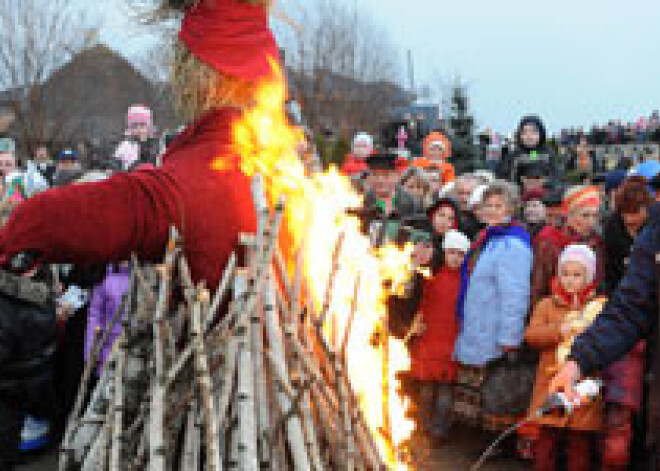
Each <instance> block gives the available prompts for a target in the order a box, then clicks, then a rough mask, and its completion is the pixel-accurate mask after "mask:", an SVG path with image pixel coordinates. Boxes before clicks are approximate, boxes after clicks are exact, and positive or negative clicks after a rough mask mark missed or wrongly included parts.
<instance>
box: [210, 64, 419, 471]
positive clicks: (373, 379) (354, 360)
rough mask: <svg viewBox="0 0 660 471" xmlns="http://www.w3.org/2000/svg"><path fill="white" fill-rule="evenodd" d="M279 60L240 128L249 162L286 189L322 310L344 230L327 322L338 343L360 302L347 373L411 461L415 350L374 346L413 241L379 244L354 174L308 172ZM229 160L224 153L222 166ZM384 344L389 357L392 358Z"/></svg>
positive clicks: (378, 429)
mask: <svg viewBox="0 0 660 471" xmlns="http://www.w3.org/2000/svg"><path fill="white" fill-rule="evenodd" d="M273 68H274V70H275V73H276V78H275V79H274V80H269V81H266V82H264V83H263V84H261V86H260V87H258V91H257V95H256V97H255V105H254V107H252V108H251V109H249V110H247V111H246V112H245V113H244V115H243V116H242V118H241V119H240V120H239V121H238V122H236V123H235V125H234V128H233V139H234V146H235V150H236V151H237V152H238V153H239V154H240V156H241V160H240V161H241V171H242V172H243V173H245V174H246V175H248V176H253V175H255V174H257V173H259V174H261V175H262V176H263V178H264V182H265V188H266V192H267V197H268V199H269V200H270V201H271V202H273V201H276V200H277V198H279V197H280V196H281V195H284V196H285V198H286V209H285V219H284V220H285V230H286V232H287V233H288V236H289V237H290V238H291V240H290V241H287V243H289V244H292V245H293V247H294V250H296V249H298V248H300V249H301V250H302V252H303V260H304V267H303V270H304V277H305V282H306V283H307V285H308V287H309V290H310V296H311V297H312V300H311V301H312V302H313V303H314V304H315V307H316V308H317V312H320V310H321V309H322V308H323V301H324V299H326V293H325V291H326V288H327V286H328V284H329V283H328V281H329V277H330V274H331V273H333V254H334V252H335V251H336V247H337V246H338V244H337V240H338V239H339V238H340V237H341V238H342V243H341V248H340V251H339V254H338V255H337V256H338V260H335V262H337V264H336V269H335V270H334V279H333V283H332V284H331V285H332V287H333V292H332V296H330V299H331V304H330V306H329V308H328V309H327V313H328V315H327V317H326V325H325V326H324V332H325V333H326V335H327V336H328V341H329V342H330V344H331V345H333V346H334V347H335V348H339V346H340V344H341V342H342V340H343V337H344V332H346V328H347V325H348V323H349V319H350V318H351V315H350V313H351V311H352V310H355V315H354V316H353V317H352V319H353V320H352V323H351V326H350V336H349V337H348V342H347V343H346V363H347V369H348V375H349V378H350V381H351V384H352V387H353V390H354V391H355V394H356V395H357V397H358V401H359V403H360V408H361V410H362V412H363V414H364V417H365V419H366V422H367V425H368V427H369V429H370V432H371V434H372V436H373V437H374V440H375V441H376V443H377V445H378V448H379V451H380V453H381V456H382V458H383V460H384V461H385V462H386V463H387V464H388V465H389V466H390V467H391V468H392V469H407V465H406V464H404V463H403V462H402V460H401V459H400V457H399V455H400V453H399V452H398V450H400V447H401V445H402V443H403V442H404V441H405V440H406V439H408V438H409V437H410V435H411V434H412V432H413V430H414V428H415V425H414V422H413V421H411V420H410V419H408V418H406V417H405V411H406V404H404V400H403V398H402V395H401V394H400V391H399V387H400V385H399V381H398V378H397V377H396V375H397V373H398V372H401V371H405V370H408V369H409V367H410V358H409V355H408V351H407V349H406V346H405V345H404V343H403V342H402V341H399V340H397V339H394V338H392V337H390V338H388V339H387V345H384V342H382V343H381V345H380V346H373V344H372V340H373V338H374V334H375V333H379V332H381V333H382V330H383V326H384V324H383V320H384V319H386V307H385V302H386V299H387V297H388V296H389V294H390V293H391V290H393V289H396V288H397V287H399V286H401V283H402V282H404V281H405V280H406V279H407V278H408V277H409V276H410V273H411V257H410V255H411V250H412V248H411V247H407V248H406V249H405V250H400V249H398V248H396V247H394V246H387V247H384V248H382V249H379V250H378V251H374V250H373V249H372V248H371V246H370V241H369V239H368V237H367V236H365V235H364V234H362V233H361V232H360V224H359V221H358V219H357V218H356V217H355V216H351V215H348V214H347V209H349V208H356V207H360V205H361V204H362V197H361V196H360V195H359V194H358V193H357V192H356V191H355V190H354V189H353V187H352V186H351V183H350V181H349V180H348V178H346V177H345V176H343V175H341V174H340V173H339V172H338V171H337V169H336V168H331V169H330V170H329V171H328V172H326V173H319V174H315V175H312V176H306V174H305V168H304V165H303V163H302V162H301V160H300V158H299V157H298V155H297V154H296V152H295V149H296V144H297V143H298V142H299V140H300V139H301V138H302V133H301V132H300V131H299V130H296V129H295V128H292V127H291V126H290V125H289V124H288V122H287V119H286V116H285V112H284V101H285V97H286V86H285V80H284V78H283V75H282V72H281V69H280V68H279V66H277V65H276V64H275V63H274V62H273ZM223 166H224V164H223V161H222V160H221V159H218V161H217V162H215V163H214V165H213V168H215V169H217V170H220V169H222V168H223ZM288 253H293V250H291V251H288ZM358 279H359V280H361V281H359V282H358V281H357V280H358ZM356 283H357V285H358V290H357V300H354V297H355V296H354V293H355V292H356V291H355V289H356ZM386 286H387V287H390V288H386ZM385 354H387V360H388V361H384V355H385ZM383 365H385V368H386V369H384V368H383ZM384 371H386V374H384ZM384 387H385V388H384ZM386 401H389V402H387V403H385V402H386ZM388 416H389V417H388ZM386 417H387V418H386ZM387 421H389V424H388V423H386V422H387ZM383 432H385V433H383Z"/></svg>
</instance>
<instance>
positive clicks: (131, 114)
mask: <svg viewBox="0 0 660 471" xmlns="http://www.w3.org/2000/svg"><path fill="white" fill-rule="evenodd" d="M126 120H127V121H128V125H129V126H130V125H131V124H146V125H147V126H149V127H150V128H151V127H152V126H153V115H152V113H151V110H150V109H149V108H147V107H146V106H144V105H133V106H131V107H130V108H129V109H128V115H127V118H126Z"/></svg>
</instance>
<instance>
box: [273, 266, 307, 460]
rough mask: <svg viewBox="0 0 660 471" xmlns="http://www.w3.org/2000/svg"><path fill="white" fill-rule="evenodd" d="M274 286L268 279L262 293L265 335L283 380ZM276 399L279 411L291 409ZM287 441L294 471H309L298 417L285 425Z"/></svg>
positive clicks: (283, 399) (286, 401)
mask: <svg viewBox="0 0 660 471" xmlns="http://www.w3.org/2000/svg"><path fill="white" fill-rule="evenodd" d="M275 290H276V288H275V284H274V281H273V279H272V278H271V277H270V276H269V277H268V284H267V289H266V290H265V292H264V315H265V324H266V334H267V337H268V345H269V346H270V351H271V353H272V355H273V358H274V360H275V364H276V368H277V371H278V373H279V374H280V376H281V377H283V378H288V377H289V375H288V372H287V365H286V355H285V352H284V343H283V341H282V331H281V327H280V319H279V318H278V317H279V316H278V314H277V309H276V299H275ZM277 399H278V402H279V405H280V410H281V411H288V410H289V409H290V408H291V400H290V399H289V398H288V397H287V395H286V394H284V393H283V392H281V391H280V392H279V394H277ZM286 430H287V434H286V435H287V439H288V443H289V448H290V450H291V455H292V460H293V467H294V469H295V470H296V471H309V470H310V464H309V457H308V455H307V452H306V450H305V447H304V444H305V438H304V434H303V431H302V424H301V422H300V419H299V418H298V417H293V418H291V420H289V421H288V422H287V424H286Z"/></svg>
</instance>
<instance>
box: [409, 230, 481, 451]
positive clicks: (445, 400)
mask: <svg viewBox="0 0 660 471" xmlns="http://www.w3.org/2000/svg"><path fill="white" fill-rule="evenodd" d="M442 248H443V252H444V263H443V264H442V266H441V267H440V269H439V271H438V272H437V274H435V275H434V276H433V278H430V279H428V280H425V281H424V284H423V291H422V300H421V304H420V307H419V311H418V314H417V316H416V318H415V321H414V322H413V326H412V328H411V331H410V334H409V336H408V341H409V345H410V355H411V359H412V366H411V372H410V377H411V378H412V379H413V380H415V382H416V383H418V384H419V388H417V391H418V395H419V397H418V401H417V413H418V415H419V420H420V423H421V426H422V429H423V431H424V432H425V433H427V434H428V435H429V436H430V437H432V438H444V437H446V436H447V434H448V432H449V428H450V426H451V410H452V385H453V382H454V379H455V376H456V363H455V362H454V360H453V353H454V342H455V341H456V336H457V335H458V321H457V319H456V300H457V299H458V291H459V289H460V284H461V274H460V271H461V265H462V263H463V259H464V258H465V254H466V253H467V252H468V250H469V249H470V241H469V240H468V238H467V237H466V236H465V235H464V234H462V233H460V232H458V231H456V230H453V229H452V230H450V231H448V232H447V233H446V234H445V236H444V240H443V246H442Z"/></svg>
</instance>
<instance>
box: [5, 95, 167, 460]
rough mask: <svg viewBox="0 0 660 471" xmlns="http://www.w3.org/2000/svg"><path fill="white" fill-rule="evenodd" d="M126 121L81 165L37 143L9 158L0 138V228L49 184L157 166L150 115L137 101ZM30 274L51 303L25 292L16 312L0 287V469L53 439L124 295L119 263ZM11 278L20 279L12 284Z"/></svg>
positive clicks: (74, 155)
mask: <svg viewBox="0 0 660 471" xmlns="http://www.w3.org/2000/svg"><path fill="white" fill-rule="evenodd" d="M126 125H127V127H126V133H125V136H124V138H123V139H122V140H121V141H120V142H118V143H117V144H116V150H115V152H114V153H113V154H112V155H109V156H107V157H106V159H105V160H104V162H102V163H100V164H99V162H92V164H91V165H89V164H86V165H85V164H83V163H82V162H81V159H80V155H79V153H78V150H77V149H75V148H67V147H64V148H62V149H60V150H58V151H57V152H56V154H55V158H54V159H51V158H50V155H51V154H50V149H48V147H47V146H46V145H39V146H37V147H36V149H35V152H34V157H33V158H32V159H29V160H28V159H19V156H18V151H17V145H16V142H15V141H14V140H13V139H11V138H9V137H0V173H1V175H2V178H0V193H1V194H2V198H1V201H0V215H1V217H0V221H1V223H0V225H4V224H5V223H6V222H7V220H8V219H9V218H10V216H11V215H12V213H13V212H14V210H15V209H16V208H17V207H19V206H20V205H21V204H23V203H24V202H25V201H27V200H28V199H31V198H32V197H34V196H35V195H37V194H39V193H41V192H44V191H45V190H47V189H49V188H61V187H65V186H68V185H75V184H78V183H86V182H96V181H102V180H105V179H107V178H109V176H110V175H111V174H112V173H117V172H124V171H132V170H140V169H150V168H154V167H155V166H157V165H159V162H160V156H161V154H162V152H161V142H162V140H161V139H157V137H156V134H155V131H154V126H153V117H152V114H151V110H150V109H149V108H147V107H145V106H143V105H135V106H131V107H130V109H129V110H128V113H127V120H126ZM112 169H114V170H112ZM66 230H67V231H68V232H69V234H70V237H72V238H74V237H76V228H75V227H69V228H68V229H66ZM108 230H110V231H112V230H113V229H112V228H108ZM19 271H20V270H19ZM32 277H34V279H37V280H39V281H45V282H46V283H47V285H48V286H52V287H53V293H54V303H51V302H50V301H48V302H42V300H40V299H35V298H33V297H30V296H27V297H24V298H20V299H19V300H20V301H22V302H23V303H24V305H21V307H19V306H18V305H17V304H16V303H15V301H16V299H14V300H11V296H8V295H7V289H9V288H8V286H9V285H10V284H11V283H12V281H11V280H9V281H7V280H6V279H3V281H2V282H0V303H1V306H0V310H1V312H2V315H1V316H0V469H2V470H3V471H4V470H8V469H11V468H10V466H11V464H10V463H14V462H16V461H17V458H19V457H20V456H29V455H30V454H31V453H32V452H35V451H39V450H41V449H43V448H49V447H51V446H55V445H57V444H58V443H59V441H60V440H61V438H62V436H63V433H64V430H65V424H66V420H67V418H68V415H69V414H70V412H71V410H72V408H73V407H74V403H75V400H76V397H77V391H78V388H79V384H80V381H81V376H82V373H83V368H84V364H85V361H86V360H87V359H88V358H89V357H90V354H91V348H92V344H93V341H94V338H96V337H98V336H99V335H102V334H103V333H104V331H105V330H106V329H107V327H108V325H110V320H111V319H112V317H113V315H114V314H115V312H116V311H117V309H118V308H119V305H120V302H121V299H122V297H123V296H124V294H125V293H126V291H127V289H128V281H129V264H128V262H122V263H112V264H109V265H107V266H95V267H81V266H76V265H73V264H54V265H50V266H47V267H43V266H42V267H40V268H39V269H38V270H36V271H35V273H34V274H33V275H32ZM18 282H24V280H14V283H18ZM35 286H36V285H35ZM9 313H11V315H9ZM51 320H53V321H54V322H51ZM55 321H56V322H55ZM119 329H120V326H119V324H118V325H117V327H115V329H114V331H113V332H111V333H109V336H108V343H107V344H106V345H105V347H104V348H103V351H102V354H101V361H100V363H99V365H98V368H96V369H95V372H94V374H93V377H92V380H91V383H92V384H94V382H95V381H96V379H97V378H98V376H99V375H100V373H101V371H102V363H103V361H104V360H105V359H106V358H107V355H108V352H109V351H110V350H111V349H112V346H113V343H114V340H115V339H116V337H117V336H118V335H119ZM17 339H18V340H20V342H18V343H17ZM51 385H54V388H53V387H51ZM19 405H20V406H19ZM19 452H20V454H18V453H19Z"/></svg>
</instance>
